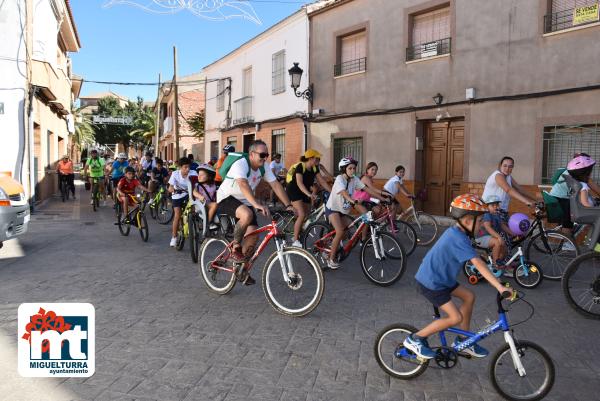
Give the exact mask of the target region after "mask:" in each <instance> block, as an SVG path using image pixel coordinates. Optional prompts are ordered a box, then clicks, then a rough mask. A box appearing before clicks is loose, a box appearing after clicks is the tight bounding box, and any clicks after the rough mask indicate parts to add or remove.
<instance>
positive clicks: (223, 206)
mask: <svg viewBox="0 0 600 401" xmlns="http://www.w3.org/2000/svg"><path fill="white" fill-rule="evenodd" d="M240 206H246V207H248V208H249V209H250V210H251V211H252V221H251V222H250V225H251V226H256V227H258V221H257V219H256V210H254V208H253V207H252V206H248V205H246V204H245V203H243V202H242V201H240V200H239V199H237V198H236V197H234V196H228V197H227V198H225V199H223V200H222V201H221V202H219V207H218V209H217V211H218V213H219V214H226V215H227V216H232V217H234V218H235V221H236V222H237V221H238V220H239V219H238V218H237V217H235V212H236V210H237V209H238V207H240Z"/></svg>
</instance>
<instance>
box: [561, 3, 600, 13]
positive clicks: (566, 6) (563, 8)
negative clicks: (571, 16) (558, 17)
mask: <svg viewBox="0 0 600 401" xmlns="http://www.w3.org/2000/svg"><path fill="white" fill-rule="evenodd" d="M596 3H598V0H552V13H559V12H562V11H569V10H572V9H574V8H577V7H584V6H591V5H594V4H596Z"/></svg>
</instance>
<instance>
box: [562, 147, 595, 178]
mask: <svg viewBox="0 0 600 401" xmlns="http://www.w3.org/2000/svg"><path fill="white" fill-rule="evenodd" d="M595 164H596V160H594V159H592V158H591V157H590V156H588V155H586V154H580V155H578V156H576V157H575V158H573V159H572V160H571V161H570V162H569V164H567V170H568V171H569V175H570V176H571V177H573V178H575V179H576V180H578V181H586V180H587V175H588V174H589V173H590V172H591V171H592V168H594V165H595Z"/></svg>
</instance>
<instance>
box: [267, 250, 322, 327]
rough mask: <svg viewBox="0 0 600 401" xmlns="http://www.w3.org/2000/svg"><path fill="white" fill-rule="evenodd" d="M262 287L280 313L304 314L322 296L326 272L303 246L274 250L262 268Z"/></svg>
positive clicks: (290, 314) (319, 300)
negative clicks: (301, 247)
mask: <svg viewBox="0 0 600 401" xmlns="http://www.w3.org/2000/svg"><path fill="white" fill-rule="evenodd" d="M262 287H263V291H264V293H265V296H266V297H267V300H268V301H269V304H271V306H272V307H273V308H274V309H275V310H276V311H277V312H279V313H281V314H283V315H288V316H304V315H307V314H308V313H310V312H312V311H313V310H314V309H315V308H316V307H317V306H318V305H319V302H321V298H322V297H323V289H324V283H323V272H322V271H321V267H320V266H319V263H318V262H317V261H316V259H315V258H314V257H313V256H312V255H311V254H310V253H308V252H307V251H305V250H304V249H300V248H285V249H284V250H283V251H282V252H281V253H279V252H274V253H273V254H272V255H271V256H270V257H269V259H268V260H267V262H266V263H265V266H264V268H263V271H262Z"/></svg>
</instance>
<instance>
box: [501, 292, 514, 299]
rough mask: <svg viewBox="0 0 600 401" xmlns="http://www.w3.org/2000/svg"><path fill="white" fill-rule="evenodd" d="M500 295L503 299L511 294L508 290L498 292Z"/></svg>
mask: <svg viewBox="0 0 600 401" xmlns="http://www.w3.org/2000/svg"><path fill="white" fill-rule="evenodd" d="M500 296H501V297H502V298H503V299H508V298H510V297H511V296H512V294H511V292H510V291H504V292H502V294H500Z"/></svg>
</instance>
